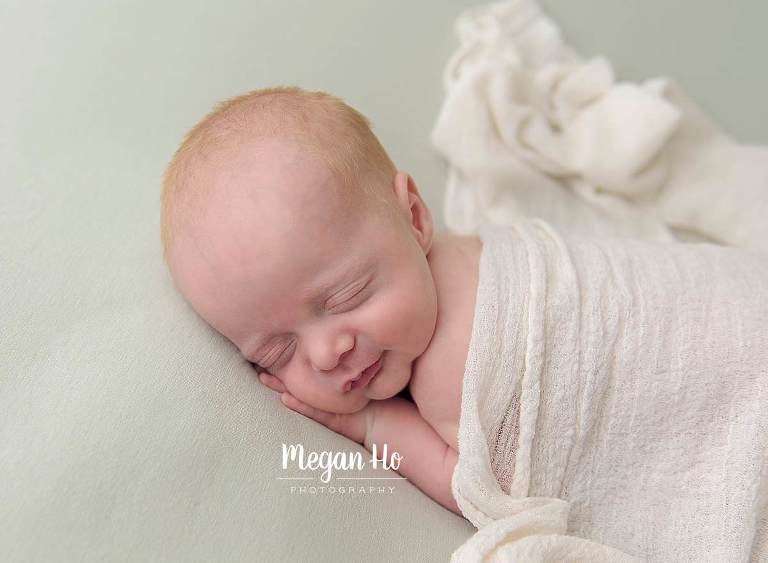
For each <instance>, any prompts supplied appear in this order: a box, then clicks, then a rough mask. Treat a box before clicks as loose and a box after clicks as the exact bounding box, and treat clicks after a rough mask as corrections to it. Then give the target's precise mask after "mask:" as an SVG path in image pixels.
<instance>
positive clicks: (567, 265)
mask: <svg viewBox="0 0 768 563" xmlns="http://www.w3.org/2000/svg"><path fill="white" fill-rule="evenodd" d="M480 235H481V237H482V239H483V243H484V245H483V251H482V255H481V260H480V278H479V287H478V293H477V302H476V307H475V317H474V324H473V332H472V339H471V344H470V350H469V355H468V358H467V364H466V371H465V375H464V384H463V397H462V408H461V421H460V428H459V459H458V463H457V465H456V469H455V472H454V475H453V481H452V490H453V494H454V497H455V498H456V500H457V502H458V504H459V507H460V508H461V510H462V512H463V513H464V515H465V516H466V517H467V518H468V519H469V520H470V521H472V523H473V524H474V525H475V526H476V527H478V528H479V531H478V532H477V533H476V534H475V535H474V536H473V537H472V538H470V540H469V541H467V542H466V543H465V544H464V545H462V546H461V547H460V548H459V549H458V550H456V552H455V553H454V555H453V558H452V561H510V562H511V561H514V562H536V561H590V562H594V561H635V560H636V559H635V558H639V559H641V560H642V559H645V560H648V561H696V562H706V561H729V562H730V561H749V560H750V558H752V560H754V561H761V560H765V559H766V558H768V544H767V543H766V540H767V539H768V538H766V530H767V528H768V526H767V525H766V520H765V518H766V515H767V514H768V513H767V512H766V511H767V510H768V507H767V506H766V503H767V502H768V260H766V259H763V258H762V257H759V256H757V255H756V254H752V253H749V252H747V251H743V250H738V249H733V248H727V247H723V246H718V245H713V244H702V243H687V244H686V243H679V244H668V243H660V242H649V241H640V240H630V239H618V238H617V239H613V238H609V237H602V238H590V237H579V236H575V235H569V236H561V234H559V233H558V232H557V231H556V230H555V229H554V228H553V227H552V226H551V225H550V224H548V223H546V222H544V221H542V220H532V221H528V220H522V221H520V222H518V224H517V225H515V226H514V227H510V228H502V227H496V226H490V225H488V226H483V227H481V229H480Z"/></svg>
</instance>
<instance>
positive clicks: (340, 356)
mask: <svg viewBox="0 0 768 563" xmlns="http://www.w3.org/2000/svg"><path fill="white" fill-rule="evenodd" d="M354 349H355V337H354V336H353V335H351V334H338V335H336V337H335V338H331V339H328V340H327V341H326V342H325V343H320V345H319V346H317V348H315V350H314V352H315V353H314V354H313V356H312V367H313V368H314V369H315V370H316V371H331V370H333V369H334V368H336V366H338V365H339V364H342V363H343V362H344V361H346V359H347V358H348V357H349V355H350V353H351V352H352V351H353V350H354Z"/></svg>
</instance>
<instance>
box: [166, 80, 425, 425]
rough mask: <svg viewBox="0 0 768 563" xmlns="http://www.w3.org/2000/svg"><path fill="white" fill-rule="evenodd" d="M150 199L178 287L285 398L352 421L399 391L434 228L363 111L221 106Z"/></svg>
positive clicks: (420, 333) (286, 93)
mask: <svg viewBox="0 0 768 563" xmlns="http://www.w3.org/2000/svg"><path fill="white" fill-rule="evenodd" d="M161 199H162V205H161V207H162V209H161V230H162V240H163V246H164V253H165V258H166V261H167V263H168V266H169V269H170V271H171V275H172V277H173V279H174V282H175V284H176V286H177V288H178V289H179V290H180V292H181V293H182V294H183V295H184V297H185V298H186V299H187V301H188V302H189V303H190V304H191V305H192V307H193V308H194V309H195V311H197V313H198V314H199V315H200V316H201V317H202V318H203V319H205V320H206V321H207V322H208V323H209V324H210V325H211V326H212V327H213V328H215V329H216V330H217V331H219V332H220V333H221V334H223V335H224V336H225V337H227V338H228V339H229V340H230V341H232V342H233V343H234V344H235V346H237V348H238V349H239V350H240V352H241V353H242V354H243V356H244V357H245V358H246V359H247V360H249V361H250V362H252V363H253V364H255V365H256V366H257V368H258V369H264V370H266V371H268V372H269V373H271V374H273V375H275V376H276V377H277V378H278V379H280V380H281V381H282V383H283V384H284V385H285V387H286V388H287V389H288V391H290V393H291V394H292V395H294V396H295V397H296V398H298V399H299V400H301V401H303V402H305V403H307V404H309V405H311V406H314V407H316V408H319V409H322V410H326V411H330V412H338V413H345V412H346V413H348V412H355V411H357V410H360V409H361V408H363V407H364V406H365V405H366V404H367V403H368V401H369V400H371V399H376V400H380V399H386V398H389V397H392V396H394V395H396V394H397V393H399V392H400V391H401V390H402V389H403V388H405V387H406V386H407V385H408V382H409V380H410V378H411V370H412V364H413V362H414V360H415V359H416V358H418V357H419V356H420V355H421V354H422V353H423V352H424V351H425V349H426V348H427V346H428V344H429V342H430V340H431V338H432V334H433V333H434V329H435V324H436V319H437V295H436V291H435V285H434V282H433V279H432V273H431V270H430V266H429V263H428V261H427V254H428V253H429V250H430V247H431V244H432V232H433V231H432V229H433V227H432V219H431V216H430V213H429V210H428V208H427V207H426V205H425V203H424V201H423V200H422V198H421V196H420V195H419V193H418V190H417V188H416V185H415V184H414V182H413V180H412V179H411V177H410V176H409V175H408V174H406V173H405V172H402V171H398V170H397V169H396V168H395V166H394V164H393V163H392V161H391V160H390V158H389V157H388V156H387V153H386V152H385V150H384V149H383V148H382V146H381V144H380V143H379V142H378V140H377V139H376V137H375V136H374V134H373V133H372V132H371V129H370V126H369V123H368V121H367V120H366V118H365V117H363V116H362V115H361V114H360V113H358V112H357V111H355V110H354V109H352V108H351V107H349V106H347V105H346V104H344V102H342V101H341V100H339V99H337V98H335V97H333V96H330V95H328V94H325V93H322V92H306V91H304V90H301V89H299V88H275V89H268V90H258V91H254V92H250V93H248V94H245V95H243V96H239V97H236V98H233V99H230V100H227V101H225V102H222V103H220V104H219V105H218V106H217V107H216V108H215V109H214V110H213V111H212V112H211V113H210V114H208V115H207V116H206V117H205V118H204V119H203V120H202V121H201V122H200V123H198V124H197V125H196V126H195V127H194V128H193V129H192V130H191V131H190V132H189V133H188V134H187V136H186V138H185V139H184V142H183V143H182V145H181V147H179V149H178V150H177V151H176V154H175V155H174V157H173V160H172V161H171V163H170V164H169V166H168V169H167V171H166V174H165V177H164V185H163V194H162V198H161ZM379 358H381V359H382V362H381V367H380V369H379V371H378V373H377V374H376V376H375V377H374V378H373V379H372V380H371V381H370V383H369V384H368V385H366V386H361V385H360V382H361V381H364V380H365V379H367V377H363V378H361V380H360V382H357V383H355V384H354V385H352V384H351V383H350V382H351V380H353V379H355V378H357V377H358V376H359V375H360V373H361V372H362V371H363V370H365V369H366V368H367V367H369V366H371V365H372V364H374V363H375V362H377V360H378V359H379ZM367 375H368V374H366V376H367Z"/></svg>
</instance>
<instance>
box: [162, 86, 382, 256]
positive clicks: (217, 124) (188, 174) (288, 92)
mask: <svg viewBox="0 0 768 563" xmlns="http://www.w3.org/2000/svg"><path fill="white" fill-rule="evenodd" d="M266 138H280V139H284V140H290V141H294V142H297V143H299V145H300V146H301V147H302V148H304V149H306V150H308V151H310V152H312V153H313V154H314V155H315V156H317V157H319V158H320V159H321V161H322V162H324V164H326V165H327V166H328V167H329V169H330V170H331V172H332V173H334V174H335V175H336V177H337V179H338V180H340V182H341V185H342V187H343V188H345V191H346V194H347V196H348V198H347V201H349V202H350V203H352V202H355V203H360V202H366V203H372V204H373V206H372V208H376V209H379V210H383V211H385V213H394V208H393V205H392V197H391V190H389V189H388V188H389V187H390V186H391V185H392V182H393V181H394V177H395V175H396V174H397V169H396V167H395V165H394V163H393V162H392V160H391V159H390V158H389V155H388V154H387V152H386V151H385V150H384V147H382V145H381V143H380V142H379V140H378V139H377V138H376V136H375V135H374V134H373V131H372V130H371V124H370V122H369V121H368V119H367V118H366V117H365V116H364V115H363V114H361V113H360V112H358V111H357V110H355V109H354V108H352V107H350V106H349V105H347V104H346V103H344V101H342V100H341V99H339V98H337V97H335V96H332V95H330V94H328V93H326V92H320V91H316V92H312V91H307V90H303V89H302V88H299V87H296V86H287V87H277V88H264V89H259V90H252V91H250V92H248V93H246V94H242V95H240V96H236V97H233V98H230V99H227V100H224V101H222V102H219V103H218V104H216V106H215V107H214V108H213V110H211V112H210V113H208V115H206V116H205V117H204V118H203V119H202V120H201V121H200V122H199V123H197V124H196V125H195V126H194V127H193V128H192V129H191V130H190V131H189V132H188V133H187V134H186V136H185V137H184V140H183V141H182V143H181V145H180V146H179V148H178V149H177V150H176V152H175V154H174V155H173V158H172V159H171V161H170V162H169V164H168V166H167V168H166V170H165V173H164V175H163V180H162V193H161V196H160V236H161V239H162V243H163V256H164V258H165V259H166V260H167V256H168V250H169V248H170V246H171V244H172V242H173V237H174V236H175V234H176V232H177V231H178V230H179V229H180V228H181V227H182V226H183V225H184V224H186V222H189V221H191V220H193V218H194V217H195V216H197V213H196V211H199V206H200V205H202V204H201V203H200V202H202V201H204V199H203V198H202V195H203V194H204V193H206V191H207V190H209V189H210V188H211V186H206V185H205V183H204V182H201V181H199V178H197V172H198V170H199V169H198V166H199V164H200V163H201V162H202V161H205V160H215V159H216V158H220V157H221V155H222V154H224V153H225V152H226V150H227V149H232V148H234V147H236V146H237V144H238V143H239V142H243V141H247V140H252V139H266ZM196 180H198V181H196ZM196 206H197V208H196Z"/></svg>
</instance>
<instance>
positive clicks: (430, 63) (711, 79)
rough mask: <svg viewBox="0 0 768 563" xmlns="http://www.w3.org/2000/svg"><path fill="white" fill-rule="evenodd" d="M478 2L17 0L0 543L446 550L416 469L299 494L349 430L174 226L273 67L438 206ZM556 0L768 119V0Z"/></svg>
mask: <svg viewBox="0 0 768 563" xmlns="http://www.w3.org/2000/svg"><path fill="white" fill-rule="evenodd" d="M471 4H472V3H471V2H463V1H458V0H453V1H445V0H440V1H435V0H424V1H417V2H412V1H408V2H406V1H403V0H395V1H389V2H378V1H373V0H364V1H363V0H358V1H352V0H350V1H325V2H317V1H309V0H304V1H297V0H280V1H254V0H249V1H234V0H224V1H219V2H204V1H200V0H192V1H187V2H181V1H178V0H170V1H168V0H165V1H152V2H150V1H148V0H143V1H128V0H120V1H118V0H112V1H95V0H94V1H86V0H70V1H68V2H59V1H52V0H39V1H31V2H28V1H21V0H0V73H2V74H0V81H1V82H0V107H2V112H0V559H2V560H3V561H14V562H15V561H139V560H141V561H149V560H153V561H256V560H264V561H270V560H305V561H362V560H367V561H409V560H410V561H445V560H447V558H448V556H449V555H450V553H451V552H452V551H453V550H454V549H455V548H456V547H457V546H458V545H460V544H461V543H462V542H463V541H464V540H465V539H466V538H467V537H469V535H470V534H471V533H472V531H473V529H472V527H471V526H470V525H469V524H468V523H467V522H465V521H464V520H463V519H461V518H459V517H457V516H454V515H452V514H450V513H448V512H447V511H445V510H444V509H442V508H441V507H440V506H438V505H436V504H435V503H434V502H432V501H430V500H429V499H427V498H426V497H425V496H424V495H422V494H421V493H420V492H419V491H418V490H416V489H415V488H414V487H412V486H410V485H409V484H404V485H403V486H402V487H401V488H399V490H398V492H397V494H396V495H393V496H391V497H387V498H373V499H367V500H361V501H357V500H355V501H352V500H351V499H348V498H339V497H336V498H332V499H329V498H308V497H290V496H288V495H287V494H286V493H285V491H284V489H283V488H281V485H280V483H279V482H278V481H277V476H278V475H280V471H279V469H278V467H277V459H278V454H277V452H278V448H279V446H280V444H281V442H289V443H295V442H302V443H304V444H306V445H307V446H309V447H312V448H313V449H316V450H327V449H332V450H337V451H340V450H348V449H349V448H350V443H349V441H346V440H344V439H342V438H340V437H338V436H335V435H330V434H329V433H328V431H327V430H325V429H322V428H319V427H318V426H317V425H315V423H313V422H312V421H309V420H307V419H303V418H302V417H300V416H299V415H296V414H294V413H288V412H286V411H285V410H284V409H282V408H281V407H280V406H279V405H278V404H277V400H276V396H275V395H274V394H273V393H272V392H270V391H268V390H265V389H264V388H263V387H262V386H260V384H259V383H258V382H257V381H255V379H254V378H253V376H252V373H251V370H250V368H249V366H248V365H247V364H245V363H244V362H243V360H242V359H241V358H239V356H238V355H237V353H236V351H235V350H234V348H233V347H232V346H231V345H230V344H229V343H227V342H225V341H224V340H223V339H222V338H220V337H218V336H217V335H215V334H214V333H212V331H211V330H210V329H209V328H208V327H207V326H205V325H204V323H202V322H201V321H200V319H199V318H197V317H196V316H195V315H194V313H193V312H192V311H191V310H190V309H189V308H188V307H187V306H186V305H185V304H184V303H183V301H182V300H181V299H180V298H179V296H178V295H177V294H176V293H175V291H174V290H173V288H172V286H171V282H170V279H169V278H168V276H167V273H166V271H165V270H164V268H163V264H162V261H161V259H160V249H159V241H158V234H157V229H158V224H159V220H158V193H159V192H158V189H159V181H160V176H161V174H162V171H163V168H164V166H165V164H166V162H167V161H168V159H169V158H170V156H171V154H172V152H173V150H174V149H175V148H176V146H177V145H178V143H179V141H180V140H181V137H182V135H183V133H184V132H185V131H186V130H187V129H188V128H189V127H190V126H191V125H192V124H193V123H194V122H195V121H196V120H197V119H199V118H200V117H201V116H202V115H203V114H204V113H206V112H207V111H208V110H209V109H210V108H211V107H212V105H213V104H214V103H215V102H216V101H218V100H220V99H223V98H226V97H229V96H233V95H236V94H240V93H242V92H244V91H247V90H249V89H252V88H258V87H264V86H269V85H277V84H298V85H301V86H304V87H306V88H311V89H324V90H328V91H331V92H333V93H335V94H337V95H339V96H341V97H343V98H345V99H346V100H347V101H348V102H349V103H351V104H352V105H354V106H356V107H357V108H358V109H360V110H361V111H363V112H364V113H366V114H367V115H368V116H369V117H370V118H371V120H372V121H373V124H374V126H375V130H376V132H377V133H378V134H379V136H380V137H381V139H382V141H383V143H384V145H385V146H386V147H387V148H388V149H389V151H390V153H391V155H392V157H393V158H394V160H395V161H396V162H397V164H398V166H399V167H401V168H403V169H406V170H408V171H410V172H411V173H412V174H413V176H414V177H415V178H416V181H417V183H418V185H419V186H420V188H421V189H422V192H423V193H424V195H425V198H426V199H427V202H428V203H429V204H430V206H431V207H432V209H433V214H434V216H435V218H436V220H437V221H438V224H442V209H441V207H442V187H443V182H444V174H445V171H444V167H443V164H442V162H441V161H440V159H439V158H438V157H437V156H436V155H435V153H434V152H433V150H432V149H431V147H430V145H429V140H428V139H429V133H430V130H431V128H432V125H433V123H434V120H435V117H436V115H437V112H438V109H439V107H440V104H441V101H442V96H443V92H442V83H441V74H442V69H443V66H444V64H445V62H446V60H447V59H448V57H449V55H450V54H451V53H452V51H453V50H454V49H455V47H456V38H455V35H454V31H453V22H454V20H455V18H456V16H457V15H458V13H459V12H460V11H461V10H462V9H464V8H465V7H467V6H470V5H471ZM543 5H544V7H545V9H546V10H547V11H548V12H549V13H550V14H551V15H552V16H554V17H555V19H556V20H557V21H559V22H560V23H561V25H562V27H563V29H564V32H565V36H566V38H567V39H568V40H569V41H570V42H571V43H572V45H573V46H575V47H576V48H577V49H579V50H581V51H582V52H583V53H584V54H586V55H596V54H603V55H605V56H607V57H608V58H609V59H610V60H611V61H613V63H614V66H615V69H616V70H617V74H618V76H619V78H624V79H631V80H639V79H644V78H648V77H653V76H659V75H667V76H672V77H674V78H676V79H677V80H678V81H679V82H680V83H681V84H682V85H683V87H684V88H685V89H686V90H687V91H688V93H689V94H690V95H691V96H692V97H693V98H694V99H695V100H697V101H698V102H699V103H700V105H701V106H702V107H703V108H704V109H705V110H707V111H708V112H710V113H711V114H712V115H713V116H715V117H716V119H717V120H718V121H719V122H720V123H721V124H722V126H723V127H724V129H725V130H726V131H728V132H729V133H731V134H732V135H734V136H735V137H736V138H738V139H741V140H743V141H747V142H754V143H759V142H762V143H765V142H768V119H767V117H768V111H767V110H766V108H765V105H764V100H766V99H768V79H767V78H766V73H765V60H764V57H765V54H766V53H767V52H768V39H767V38H766V35H765V31H764V28H765V22H766V21H768V4H766V3H765V2H762V1H758V0H752V1H745V0H742V1H741V2H738V3H733V4H726V3H723V2H699V1H694V0H676V1H672V2H669V1H661V0H644V1H639V0H638V1H631V2H630V1H622V2H616V1H615V0H600V1H598V0H589V1H581V2H579V1H575V0H567V1H566V0H562V1H559V2H556V1H553V0H546V1H545V2H543ZM371 474H372V473H371Z"/></svg>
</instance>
